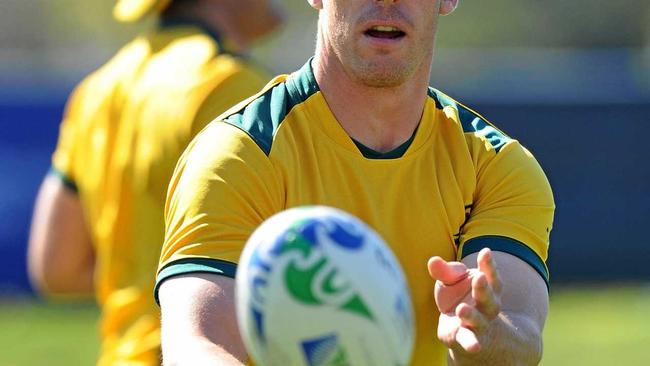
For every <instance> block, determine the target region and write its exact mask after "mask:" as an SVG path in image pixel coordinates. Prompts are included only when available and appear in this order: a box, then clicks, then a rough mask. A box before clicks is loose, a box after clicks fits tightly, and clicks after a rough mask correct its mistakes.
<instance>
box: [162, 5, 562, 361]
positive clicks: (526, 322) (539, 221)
mask: <svg viewBox="0 0 650 366" xmlns="http://www.w3.org/2000/svg"><path fill="white" fill-rule="evenodd" d="M309 4H310V5H311V6H312V7H313V8H315V9H317V10H318V12H319V22H318V38H317V45H316V52H315V56H314V57H313V59H311V60H309V61H308V62H307V63H306V64H305V66H304V67H302V69H300V70H298V71H296V72H294V73H293V74H291V75H283V76H279V77H277V78H276V79H274V81H273V82H272V83H270V84H269V85H267V87H265V88H264V89H263V90H262V91H261V92H260V93H258V94H257V95H256V96H254V97H252V98H250V99H248V100H247V101H245V102H243V103H241V104H240V105H238V106H236V107H234V108H233V109H231V110H230V111H228V112H226V113H225V114H223V115H222V116H221V117H220V118H219V120H216V121H213V122H211V123H210V124H209V125H208V127H206V129H205V130H203V131H202V132H201V133H200V134H199V135H198V136H197V138H195V139H194V140H193V142H192V143H191V144H190V145H189V146H188V148H187V149H186V151H185V152H184V153H183V155H182V157H181V159H180V161H179V164H178V165H177V167H176V170H175V172H174V176H173V177H172V180H171V182H170V190H169V192H168V198H167V204H166V214H165V215H166V218H165V220H166V235H165V243H164V246H163V252H162V257H161V263H160V267H159V272H158V277H157V283H156V290H155V293H156V294H157V296H158V300H159V303H160V305H161V310H162V339H163V360H165V361H166V363H168V364H183V363H184V362H186V361H188V360H192V362H191V363H195V364H214V365H217V364H218V365H227V364H228V365H237V364H240V363H242V362H246V360H247V354H246V351H245V349H244V347H243V346H242V342H241V340H240V336H239V335H238V330H237V324H236V317H235V310H234V305H233V283H234V280H233V277H234V275H235V270H236V267H237V261H238V258H239V256H240V253H241V250H242V247H243V246H244V243H245V242H246V240H247V238H248V237H249V235H250V234H251V233H252V232H253V230H254V229H255V228H256V227H257V226H259V225H260V224H261V223H262V222H263V221H264V220H265V219H267V218H268V217H270V216H271V215H273V214H275V213H277V212H280V211H283V210H285V209H288V208H290V207H295V206H300V205H327V206H333V207H337V208H340V209H343V210H345V211H348V212H350V213H352V214H353V215H356V216H358V217H359V218H361V219H362V220H364V221H365V222H367V223H368V224H369V225H370V226H371V227H373V228H374V229H376V230H377V231H378V232H379V233H380V234H381V235H382V236H383V238H384V239H385V240H386V241H387V243H389V245H390V247H391V248H392V250H393V251H394V252H395V255H396V256H397V258H398V259H399V261H400V263H401V265H402V267H403V268H404V271H405V274H406V277H407V280H408V284H409V289H410V292H411V296H412V299H413V304H414V309H415V317H416V321H415V323H416V340H415V348H414V353H413V356H412V359H411V363H410V364H411V365H445V364H447V362H448V363H449V364H452V365H484V366H485V365H500V366H503V365H529V364H537V363H538V362H539V360H540V358H541V354H542V339H541V335H542V328H543V324H544V321H545V318H546V314H547V308H548V293H547V284H548V270H547V267H546V265H545V260H546V258H547V252H548V243H549V232H550V230H551V226H552V221H553V213H554V209H555V205H554V201H553V195H552V192H551V189H550V186H549V183H548V180H547V179H546V177H545V175H544V173H543V171H542V169H541V168H540V166H539V164H538V163H537V162H536V160H535V159H534V157H533V156H532V155H531V154H530V152H528V151H527V150H526V149H525V148H524V147H522V145H521V144H520V143H519V142H518V141H516V140H515V139H512V138H510V137H508V136H507V135H506V134H505V133H503V132H501V131H500V130H498V129H497V128H496V127H494V126H493V125H491V124H490V123H489V122H487V120H486V119H485V118H483V117H482V116H480V115H479V114H477V113H476V112H474V111H472V110H470V109H469V108H467V107H465V106H463V105H462V104H460V103H459V102H456V101H455V100H453V99H452V98H450V97H449V96H447V95H445V94H444V93H442V92H440V91H438V90H436V89H433V88H429V87H428V80H429V73H430V67H431V66H430V65H431V61H432V57H433V44H434V39H435V34H436V29H437V26H438V19H439V16H440V15H446V14H449V13H451V12H452V11H453V10H454V9H455V8H456V6H457V4H458V0H401V1H400V0H392V1H388V0H385V1H376V0H372V1H371V0H309ZM359 265H363V263H359ZM434 288H435V291H434Z"/></svg>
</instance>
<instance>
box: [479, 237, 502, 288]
mask: <svg viewBox="0 0 650 366" xmlns="http://www.w3.org/2000/svg"><path fill="white" fill-rule="evenodd" d="M477 264H478V270H479V271H480V272H483V273H484V274H485V276H486V277H487V282H488V283H489V284H490V286H491V287H492V289H493V290H494V292H496V293H498V294H500V293H501V286H502V285H501V279H500V278H499V271H498V270H497V265H496V262H495V261H494V258H493V257H492V251H491V250H490V249H489V248H483V249H481V251H480V252H479V253H478V259H477Z"/></svg>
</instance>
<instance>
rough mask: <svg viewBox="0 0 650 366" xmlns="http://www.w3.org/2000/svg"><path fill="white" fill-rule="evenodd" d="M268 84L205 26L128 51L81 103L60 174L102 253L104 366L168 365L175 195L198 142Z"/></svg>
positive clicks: (77, 100)
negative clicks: (163, 361) (165, 296)
mask: <svg viewBox="0 0 650 366" xmlns="http://www.w3.org/2000/svg"><path fill="white" fill-rule="evenodd" d="M266 81H268V79H267V77H266V75H265V73H263V72H261V71H260V70H258V69H257V68H255V67H253V65H251V64H249V63H248V62H247V61H245V60H243V59H241V58H239V57H235V56H233V55H231V54H228V53H225V52H223V50H222V49H220V46H219V43H218V41H217V38H216V35H214V34H210V33H209V32H208V31H205V30H203V29H202V28H201V27H200V26H198V25H191V24H180V23H179V24H170V25H165V26H164V27H162V28H161V29H159V30H156V31H154V32H152V33H151V34H148V35H146V36H142V37H140V38H137V39H135V40H134V41H133V42H131V43H130V44H128V45H126V46H125V47H124V48H123V49H122V50H121V51H119V53H118V54H117V55H116V56H115V57H114V58H113V59H112V60H110V61H109V62H108V63H107V64H106V65H105V66H103V67H102V68H100V69H99V70H98V71H96V72H95V73H93V74H92V75H90V76H89V77H88V78H87V79H85V80H84V81H83V82H82V83H81V84H80V85H79V86H78V87H77V89H76V90H75V91H74V93H73V95H72V96H71V98H70V100H69V102H68V105H67V109H66V113H65V116H64V119H63V123H62V126H61V131H60V137H59V142H58V146H57V148H56V151H55V153H54V156H53V169H52V172H53V173H54V174H58V175H59V176H60V177H61V178H62V179H63V180H64V182H66V183H67V184H68V186H70V187H71V188H73V189H77V190H78V194H79V198H80V200H81V202H82V205H83V207H84V212H85V215H86V219H87V223H88V225H89V227H90V230H91V234H92V240H93V245H94V247H95V251H96V259H97V268H96V275H95V276H96V295H97V298H98V302H99V304H100V306H101V307H102V316H101V320H100V333H101V341H102V345H101V354H100V361H99V364H101V365H115V364H120V365H121V364H126V363H128V364H131V362H133V363H138V364H142V365H159V364H160V350H159V347H160V340H159V338H160V332H159V323H160V320H159V308H158V306H157V305H156V304H155V302H154V301H153V299H152V296H151V294H152V292H153V287H154V282H155V272H156V268H157V265H158V258H159V256H160V248H161V245H162V242H163V237H164V218H163V209H164V202H165V194H166V191H167V186H168V182H169V179H170V177H171V175H172V172H173V170H174V166H175V165H176V162H177V160H178V157H179V156H180V154H181V153H182V151H183V149H184V148H185V147H186V145H187V143H189V141H190V139H191V138H192V137H193V136H194V135H195V134H196V133H197V132H198V131H200V130H201V129H202V128H203V127H205V124H206V123H207V122H209V121H210V120H212V119H213V118H214V117H216V116H217V115H219V114H220V113H222V112H223V111H225V110H226V109H227V108H228V107H231V106H232V105H234V104H236V103H237V102H239V101H241V100H243V99H245V98H246V97H248V96H250V95H252V94H254V93H256V92H257V91H259V89H260V88H261V87H263V86H264V84H265V82H266Z"/></svg>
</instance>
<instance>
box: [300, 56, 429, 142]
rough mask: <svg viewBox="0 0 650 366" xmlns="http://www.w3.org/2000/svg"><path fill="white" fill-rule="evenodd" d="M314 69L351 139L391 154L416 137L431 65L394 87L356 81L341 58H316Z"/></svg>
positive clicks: (326, 98) (335, 113)
mask: <svg viewBox="0 0 650 366" xmlns="http://www.w3.org/2000/svg"><path fill="white" fill-rule="evenodd" d="M313 68H314V76H315V77H316V81H317V82H318V85H319V88H320V90H321V92H322V93H323V96H324V97H325V100H326V101H327V104H328V105H329V108H330V109H331V111H332V113H333V114H334V116H335V117H336V119H337V120H338V122H339V124H340V125H341V127H343V129H344V130H345V131H346V132H347V133H348V135H350V137H352V138H353V139H355V140H357V141H358V142H360V143H362V144H363V145H365V146H366V147H369V148H371V149H373V150H375V151H377V152H387V151H391V150H393V149H394V148H396V147H398V146H400V145H401V144H403V143H404V142H406V141H407V140H408V139H409V138H410V137H411V136H412V135H413V133H414V131H415V129H416V128H417V126H418V123H419V122H420V119H421V117H422V112H423V110H424V104H425V100H426V96H427V86H428V80H429V71H430V70H429V66H428V65H425V67H421V68H420V69H419V70H418V71H417V72H415V73H414V75H412V76H411V78H410V79H409V80H407V81H406V82H404V83H403V84H401V85H399V86H396V87H390V88H380V87H370V86H367V85H364V84H362V83H360V82H358V81H356V80H353V79H351V78H350V77H349V75H348V74H347V73H346V72H345V71H344V70H343V67H342V65H341V64H340V63H339V62H338V60H337V59H333V58H332V57H330V58H327V57H324V56H323V55H322V54H317V55H316V57H315V58H314V63H313Z"/></svg>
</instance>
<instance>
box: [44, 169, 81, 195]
mask: <svg viewBox="0 0 650 366" xmlns="http://www.w3.org/2000/svg"><path fill="white" fill-rule="evenodd" d="M47 174H48V175H51V176H54V177H57V178H59V179H60V180H61V183H63V185H64V186H66V187H67V188H68V189H70V190H71V191H73V192H75V193H77V192H79V188H77V185H76V184H75V182H74V181H73V180H72V179H70V178H69V177H68V176H67V175H65V174H64V173H63V172H62V171H60V170H59V169H57V168H56V167H55V166H54V165H52V166H50V171H49V172H47Z"/></svg>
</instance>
